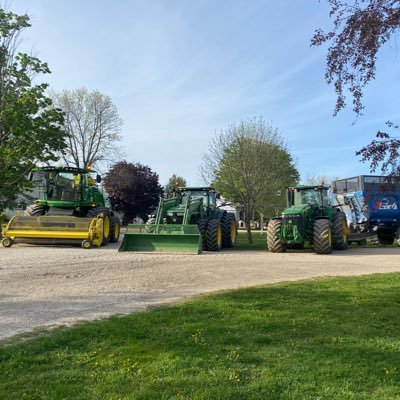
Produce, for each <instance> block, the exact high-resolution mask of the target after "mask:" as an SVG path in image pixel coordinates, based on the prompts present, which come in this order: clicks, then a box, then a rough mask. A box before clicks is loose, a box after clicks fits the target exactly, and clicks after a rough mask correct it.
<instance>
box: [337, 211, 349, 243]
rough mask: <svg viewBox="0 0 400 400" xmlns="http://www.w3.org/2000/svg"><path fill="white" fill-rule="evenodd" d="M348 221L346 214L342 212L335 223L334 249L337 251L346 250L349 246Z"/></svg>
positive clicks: (338, 214)
mask: <svg viewBox="0 0 400 400" xmlns="http://www.w3.org/2000/svg"><path fill="white" fill-rule="evenodd" d="M347 234H348V229H347V219H346V214H345V213H344V212H342V211H340V212H338V213H337V214H336V216H335V219H334V221H333V236H334V240H333V248H334V249H335V250H346V249H347V248H348V245H347Z"/></svg>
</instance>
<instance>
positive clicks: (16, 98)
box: [0, 8, 65, 209]
mask: <svg viewBox="0 0 400 400" xmlns="http://www.w3.org/2000/svg"><path fill="white" fill-rule="evenodd" d="M28 27H30V23H29V17H28V16H27V15H17V14H14V13H12V12H9V11H7V10H5V9H4V8H0V209H1V208H3V207H5V206H6V205H7V204H8V203H9V202H10V201H12V200H13V199H14V198H15V196H16V194H17V192H18V191H19V190H20V189H21V188H23V187H24V186H27V185H28V184H29V183H28V182H27V180H26V174H27V173H28V171H29V170H30V169H31V168H32V166H33V165H34V164H35V163H36V162H37V161H42V162H48V161H56V160H57V159H58V156H57V152H61V151H63V149H64V148H65V141H64V136H65V134H64V131H63V129H62V123H63V113H62V112H61V111H60V110H58V109H54V108H53V107H52V102H51V100H50V99H49V98H48V97H47V96H46V95H45V90H46V88H47V85H46V84H37V85H35V84H33V83H32V79H33V77H34V76H35V75H37V74H40V73H43V74H47V73H50V70H49V68H48V66H47V64H46V63H43V62H41V61H40V60H39V59H38V58H37V57H33V56H30V55H28V54H25V53H17V47H18V39H19V36H20V33H21V32H22V31H23V30H24V29H25V28H28Z"/></svg>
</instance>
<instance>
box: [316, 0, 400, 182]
mask: <svg viewBox="0 0 400 400" xmlns="http://www.w3.org/2000/svg"><path fill="white" fill-rule="evenodd" d="M326 1H327V3H328V4H329V5H330V12H329V16H330V17H331V18H332V20H333V24H332V27H331V28H330V29H329V30H328V31H325V30H322V29H317V30H316V31H315V33H314V36H313V38H312V40H311V45H312V46H321V45H324V44H329V47H328V51H327V56H326V72H325V78H326V81H327V82H328V83H329V84H332V85H333V87H334V89H335V92H336V95H337V97H336V106H335V110H334V115H336V114H337V113H338V112H339V111H341V110H342V109H344V108H345V107H346V105H347V97H348V96H349V97H350V98H351V101H352V103H353V111H354V112H355V114H356V115H357V116H360V115H362V114H363V112H364V104H363V94H364V88H365V86H366V85H368V83H369V82H371V81H372V80H374V79H375V75H376V63H377V60H378V53H379V50H380V49H381V48H382V47H383V46H384V45H385V44H386V43H387V42H388V41H389V40H390V39H391V38H392V37H393V36H395V35H396V34H397V33H398V32H399V29H400V1H398V0H348V1H347V0H346V1H344V0H326ZM382 122H383V121H382ZM385 124H386V127H385V129H384V131H379V132H377V133H376V139H374V140H372V141H371V142H370V143H369V144H368V145H366V146H365V147H363V148H362V149H360V150H359V151H357V152H356V154H357V155H359V156H361V161H362V162H369V163H370V170H371V171H372V172H374V171H375V170H376V169H377V168H380V169H381V171H382V173H384V174H387V173H388V174H390V175H392V176H395V177H397V178H400V137H399V134H398V133H396V132H398V129H399V124H398V123H396V122H394V121H387V122H386V123H385Z"/></svg>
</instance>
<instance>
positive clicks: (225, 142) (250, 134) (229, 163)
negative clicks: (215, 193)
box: [201, 118, 299, 242]
mask: <svg viewBox="0 0 400 400" xmlns="http://www.w3.org/2000/svg"><path fill="white" fill-rule="evenodd" d="M201 175H202V176H203V179H204V180H205V181H206V182H207V183H210V182H212V184H213V186H215V188H216V189H217V190H219V191H220V192H221V194H222V195H223V196H224V198H226V199H227V200H230V201H232V202H234V203H237V204H239V205H240V206H241V209H242V210H243V211H244V213H245V223H246V226H247V234H248V240H249V242H252V236H251V229H250V221H251V220H252V219H253V218H254V215H255V213H256V212H259V213H262V214H264V213H267V212H268V211H271V212H272V211H273V210H275V208H274V206H275V204H276V200H277V196H278V194H279V191H280V192H281V193H283V191H284V189H285V186H286V185H291V184H295V183H296V182H297V181H298V178H299V174H298V171H297V169H296V167H295V165H294V162H293V159H292V157H291V155H290V153H289V152H288V150H287V149H286V146H285V143H284V141H283V138H282V137H281V136H280V134H279V133H278V131H277V130H276V129H275V128H273V127H272V126H269V125H267V124H266V123H265V121H264V120H263V119H262V118H259V119H252V120H248V121H240V122H239V123H237V124H233V125H232V126H230V127H229V128H228V129H227V130H226V131H224V132H221V133H220V134H217V135H216V136H215V137H214V139H213V140H212V141H211V144H210V146H209V151H208V153H207V154H206V155H205V156H204V158H203V164H202V166H201Z"/></svg>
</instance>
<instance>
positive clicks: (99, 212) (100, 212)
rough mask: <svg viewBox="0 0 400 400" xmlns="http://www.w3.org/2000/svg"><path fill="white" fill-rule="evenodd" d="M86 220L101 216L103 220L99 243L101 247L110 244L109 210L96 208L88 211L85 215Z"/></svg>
mask: <svg viewBox="0 0 400 400" xmlns="http://www.w3.org/2000/svg"><path fill="white" fill-rule="evenodd" d="M86 216H87V217H88V218H96V217H98V216H101V218H102V219H103V241H102V243H101V245H102V246H106V245H107V244H108V243H109V242H110V234H111V216H110V210H109V209H108V208H103V207H96V208H91V209H89V210H88V212H87V215H86Z"/></svg>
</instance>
